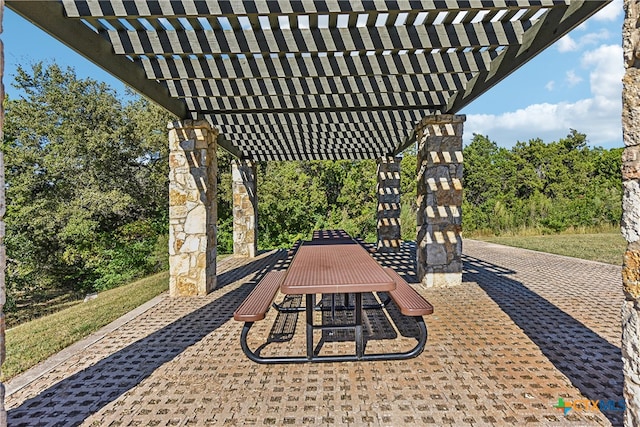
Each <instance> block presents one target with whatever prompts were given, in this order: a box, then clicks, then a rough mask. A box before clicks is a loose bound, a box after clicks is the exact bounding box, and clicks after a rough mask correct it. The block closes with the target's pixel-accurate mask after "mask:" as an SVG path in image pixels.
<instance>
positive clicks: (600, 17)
mask: <svg viewBox="0 0 640 427" xmlns="http://www.w3.org/2000/svg"><path fill="white" fill-rule="evenodd" d="M622 12H623V8H622V0H613V2H611V3H610V4H608V5H607V6H605V7H604V8H603V9H601V10H600V11H599V12H598V13H596V14H595V15H593V19H594V20H596V21H615V20H616V19H617V18H618V16H620V15H621V14H622Z"/></svg>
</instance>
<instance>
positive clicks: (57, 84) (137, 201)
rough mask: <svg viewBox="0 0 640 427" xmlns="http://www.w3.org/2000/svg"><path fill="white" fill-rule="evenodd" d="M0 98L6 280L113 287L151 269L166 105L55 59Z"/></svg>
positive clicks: (161, 230)
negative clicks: (124, 95) (125, 98)
mask: <svg viewBox="0 0 640 427" xmlns="http://www.w3.org/2000/svg"><path fill="white" fill-rule="evenodd" d="M14 86H16V87H17V88H19V89H21V91H22V93H23V96H22V97H21V98H20V99H15V100H14V99H9V100H7V102H6V120H5V127H4V132H5V141H4V146H3V150H4V152H5V153H6V156H5V159H6V160H5V161H6V170H7V184H8V185H7V201H8V209H7V214H6V221H7V251H8V257H9V264H8V280H9V290H10V291H11V289H25V288H28V287H31V288H33V287H49V286H56V287H65V288H69V289H75V290H82V291H90V290H102V289H106V288H110V287H113V286H116V285H119V284H121V283H124V282H126V281H129V280H130V279H132V278H134V277H138V276H140V275H142V274H147V273H149V272H152V271H155V268H157V267H159V266H160V265H161V264H162V263H160V264H158V263H157V262H155V261H152V260H153V257H151V256H150V255H151V254H152V253H153V252H154V249H155V246H156V243H157V242H158V240H159V239H160V240H161V239H162V237H160V238H159V237H158V236H163V235H164V234H166V233H167V230H168V228H167V225H166V223H167V221H166V219H167V218H166V217H167V213H166V210H167V204H168V202H167V199H168V197H167V191H166V188H167V176H168V165H167V161H166V159H167V144H166V129H165V128H166V123H167V121H168V119H169V116H167V115H166V114H165V113H163V112H161V111H160V110H159V109H158V108H156V107H153V106H152V105H151V104H150V103H148V102H147V101H144V100H141V99H139V98H132V100H131V101H129V102H127V103H123V102H122V101H120V98H119V96H118V94H116V93H115V92H114V91H113V90H112V89H110V88H109V87H107V86H106V85H105V84H103V83H98V82H96V81H94V80H92V79H85V80H81V79H78V78H77V77H76V75H75V73H74V72H73V70H72V69H66V70H64V69H62V68H60V67H59V66H58V65H55V64H52V65H49V66H48V67H45V66H44V65H43V64H42V63H38V64H35V65H33V68H32V70H29V71H27V70H25V69H23V68H18V70H17V76H16V78H15V83H14Z"/></svg>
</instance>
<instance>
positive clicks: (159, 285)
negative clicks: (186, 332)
mask: <svg viewBox="0 0 640 427" xmlns="http://www.w3.org/2000/svg"><path fill="white" fill-rule="evenodd" d="M168 289H169V272H163V273H158V274H155V275H153V276H149V277H147V278H144V279H141V280H138V281H136V282H133V283H130V284H128V285H124V286H120V287H118V288H115V289H111V290H109V291H105V292H101V293H100V294H98V297H97V298H96V299H93V300H89V301H87V302H80V303H78V304H76V305H74V306H72V307H69V308H66V309H64V310H61V311H58V312H56V313H53V314H50V315H47V316H44V317H40V318H38V319H35V320H32V321H29V322H26V323H22V324H20V325H18V326H16V327H14V328H11V329H8V330H7V331H6V337H5V339H6V341H5V342H6V346H7V347H6V348H7V357H6V361H5V362H4V364H3V365H2V376H1V378H0V380H1V381H6V380H7V379H9V378H11V377H14V376H16V375H18V374H19V373H21V372H24V371H26V370H27V369H29V368H30V367H32V366H34V365H36V364H37V363H39V362H41V361H43V360H45V359H46V358H48V357H49V356H51V355H53V354H55V353H56V352H58V351H60V350H62V349H63V348H65V347H67V346H69V345H71V344H73V343H75V342H77V341H79V340H81V339H82V338H85V337H87V336H89V335H90V334H91V333H93V332H95V331H97V330H98V329H100V328H101V327H102V326H105V325H107V324H109V323H111V322H112V321H114V320H116V319H117V318H119V317H120V316H122V315H123V314H125V313H128V312H129V311H131V310H133V309H134V308H136V307H138V306H140V305H142V304H144V303H145V302H147V301H149V300H150V299H152V298H153V297H155V296H156V295H159V294H161V293H162V292H165V291H167V290H168Z"/></svg>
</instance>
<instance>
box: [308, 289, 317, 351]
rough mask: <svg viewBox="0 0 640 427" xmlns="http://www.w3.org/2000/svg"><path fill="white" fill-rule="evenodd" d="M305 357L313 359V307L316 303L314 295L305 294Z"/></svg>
mask: <svg viewBox="0 0 640 427" xmlns="http://www.w3.org/2000/svg"><path fill="white" fill-rule="evenodd" d="M306 297H307V303H306V305H307V307H306V312H307V359H309V360H311V359H313V329H314V328H313V311H314V310H313V307H314V306H315V305H316V295H315V294H307V295H306Z"/></svg>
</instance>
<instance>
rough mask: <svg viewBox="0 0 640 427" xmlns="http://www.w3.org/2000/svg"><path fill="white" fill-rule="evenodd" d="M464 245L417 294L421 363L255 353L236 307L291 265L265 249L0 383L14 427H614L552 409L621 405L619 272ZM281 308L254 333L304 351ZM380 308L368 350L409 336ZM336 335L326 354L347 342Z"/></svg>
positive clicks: (297, 323)
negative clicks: (201, 290)
mask: <svg viewBox="0 0 640 427" xmlns="http://www.w3.org/2000/svg"><path fill="white" fill-rule="evenodd" d="M464 253H465V256H464V262H465V264H464V276H463V279H464V283H463V284H462V286H460V287H456V288H447V289H429V290H424V289H421V290H420V292H421V293H422V294H423V295H425V297H426V298H427V299H428V300H429V301H430V302H431V303H432V304H433V305H434V307H435V310H436V311H435V313H434V315H432V316H428V317H426V320H427V326H428V328H429V340H428V342H427V346H426V349H425V352H424V353H423V354H422V355H420V356H419V357H417V358H415V359H411V360H407V361H385V362H366V363H335V364H305V365H268V366H265V365H258V364H255V363H253V362H250V361H249V360H248V359H247V358H246V357H245V356H244V354H243V353H242V351H241V350H240V346H239V334H240V330H241V327H242V324H241V323H239V322H235V321H234V320H233V311H234V310H235V308H236V307H237V306H238V304H239V303H240V302H241V300H242V299H243V298H244V296H245V295H247V293H248V292H249V291H250V290H251V288H252V287H253V285H254V284H255V283H256V282H257V280H259V279H260V277H262V276H263V275H264V274H265V272H266V271H268V270H269V269H271V268H282V267H283V266H284V265H286V262H287V253H286V252H285V251H274V252H269V253H265V254H262V255H260V256H259V257H258V258H257V259H254V260H251V261H250V262H247V263H243V261H241V260H239V259H233V258H231V259H226V260H224V261H222V262H221V263H220V264H219V278H218V283H219V286H218V289H217V290H216V291H215V292H213V293H211V294H210V295H208V296H206V297H198V298H189V299H187V298H174V299H170V298H168V297H166V296H162V297H160V298H158V299H157V300H156V301H155V302H157V303H156V304H155V305H152V306H151V307H150V308H148V309H147V310H146V311H144V312H143V313H141V314H139V315H137V316H132V319H130V320H129V321H127V322H121V323H122V324H120V325H118V326H117V327H112V328H111V329H109V330H106V331H103V332H102V333H100V334H98V335H96V336H94V337H93V338H92V339H90V340H89V341H87V342H85V343H84V344H82V345H78V346H76V351H69V352H67V353H65V354H64V355H63V356H59V357H58V359H57V360H56V361H55V362H52V363H50V364H49V365H46V366H45V367H40V368H39V369H40V370H39V371H37V370H36V371H32V372H31V373H27V376H24V377H22V378H21V377H18V378H16V379H15V380H14V381H12V382H10V383H8V384H7V386H8V393H9V394H8V395H7V397H6V404H7V408H8V410H9V412H8V416H9V425H10V426H22V425H25V426H26V425H42V426H49V425H51V426H53V425H78V424H84V425H91V426H98V425H105V426H112V425H113V426H129V425H136V426H137V425H140V426H148V425H149V426H151V425H153V426H156V425H158V426H165V425H176V426H178V425H180V426H182V425H198V426H200V425H308V424H312V425H391V426H400V425H434V426H443V425H452V426H460V425H472V426H484V425H513V424H527V425H574V426H582V425H611V424H613V425H620V424H621V420H622V413H621V412H619V411H608V412H605V413H600V412H596V411H592V410H571V411H569V413H568V414H566V415H565V414H563V411H562V410H561V409H558V408H555V407H554V405H555V404H557V403H558V399H559V398H561V397H562V398H564V400H565V402H573V401H577V400H579V399H589V400H601V401H609V400H615V401H619V400H621V399H622V383H623V379H622V366H621V365H622V362H621V355H620V307H621V304H622V300H623V296H622V290H621V285H620V268H619V267H617V266H611V265H607V264H601V263H595V262H589V261H581V260H576V259H571V258H566V257H560V256H554V255H548V254H542V253H537V252H532V251H526V250H520V249H514V248H507V247H504V246H499V245H493V244H486V243H481V242H477V241H471V240H468V241H465V244H464ZM414 254H415V247H414V246H412V244H405V245H404V246H403V250H402V252H400V253H398V254H394V255H384V254H374V256H375V257H376V258H377V259H378V260H379V261H380V263H381V264H383V265H387V266H391V267H393V268H394V269H396V271H398V272H399V273H400V274H401V275H404V276H405V278H406V279H407V280H408V281H409V282H410V283H415V282H417V279H416V277H415V275H414V264H413V261H412V260H413V259H415V256H414ZM283 316H284V315H279V316H278V313H277V312H276V311H275V310H270V311H269V313H268V316H267V319H266V320H265V321H263V322H260V323H258V324H256V326H255V327H254V329H252V334H254V330H255V336H256V337H258V336H260V335H262V338H263V340H264V339H265V337H267V336H268V337H269V338H270V339H271V340H272V341H281V343H274V344H271V345H270V346H268V348H271V347H274V346H276V345H282V346H285V347H286V348H287V349H294V347H299V348H298V349H299V350H300V351H303V347H302V346H298V344H297V342H298V341H297V339H298V336H301V335H303V328H301V325H302V322H303V321H304V319H303V317H304V316H297V315H286V318H285V317H283ZM292 316H293V317H292ZM375 316H376V315H375V314H371V315H370V314H367V319H368V320H369V324H370V325H371V330H370V331H369V332H370V335H369V338H368V340H369V341H368V345H367V348H370V346H371V348H373V347H375V346H383V345H390V343H392V341H390V340H389V339H388V338H391V337H392V336H396V335H398V333H399V334H400V335H402V333H403V331H402V330H401V329H402V328H404V326H399V327H398V328H394V327H393V326H392V325H391V326H390V325H389V324H388V323H389V322H388V319H387V321H386V322H385V319H377V320H376V318H375ZM381 324H382V327H381V329H379V328H378V326H380V325H381ZM294 329H295V331H296V333H295V334H293V335H292V334H291V333H292V332H293V330H294ZM380 331H383V332H380ZM389 333H390V334H391V336H387V335H388V334H389ZM400 335H398V336H400ZM318 336H319V335H318ZM324 338H326V337H323V339H324ZM330 341H331V340H330V339H327V340H326V341H324V342H323V349H325V348H326V351H338V350H340V349H341V348H342V347H344V346H347V345H348V344H347V343H345V342H343V341H341V340H334V341H336V342H330ZM397 341H398V340H394V341H393V343H395V342H397ZM294 350H295V349H294ZM265 351H266V350H265ZM287 351H288V350H287ZM323 351H324V350H323ZM36 369H38V368H36ZM27 378H28V379H29V380H27Z"/></svg>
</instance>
